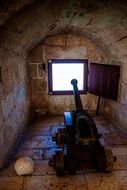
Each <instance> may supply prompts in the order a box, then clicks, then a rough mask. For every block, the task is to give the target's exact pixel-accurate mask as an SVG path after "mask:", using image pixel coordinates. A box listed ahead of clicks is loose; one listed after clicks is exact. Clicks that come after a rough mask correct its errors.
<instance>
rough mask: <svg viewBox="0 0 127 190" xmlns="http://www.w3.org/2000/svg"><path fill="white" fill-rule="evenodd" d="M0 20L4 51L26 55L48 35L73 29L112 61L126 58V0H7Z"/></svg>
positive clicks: (0, 49)
mask: <svg viewBox="0 0 127 190" xmlns="http://www.w3.org/2000/svg"><path fill="white" fill-rule="evenodd" d="M0 2H2V1H0ZM0 23H1V28H0V36H1V37H0V53H1V54H3V53H4V52H12V53H15V54H17V55H23V56H26V55H27V54H28V53H29V52H30V51H31V50H32V48H34V47H35V46H37V45H38V44H39V43H41V42H42V41H43V40H44V39H45V38H46V37H47V36H49V35H53V34H56V33H63V32H67V33H69V32H70V33H78V34H81V35H85V36H87V37H89V38H90V39H91V40H92V41H93V42H95V43H96V44H97V46H98V47H99V48H101V49H102V50H103V51H104V53H105V54H106V56H107V58H109V60H111V61H114V60H118V59H119V61H122V60H123V59H124V58H125V59H126V58H127V51H126V50H127V3H126V1H122V2H120V1H118V0H116V1H106V0H104V1H101V0H97V1H94V0H89V1H88V0H80V1H78V0H69V1H67V0H65V1H62V0H36V1H33V0H22V1H18V0H13V1H12V0H10V1H9V0H8V1H7V0H6V1H5V4H3V9H2V8H1V13H0Z"/></svg>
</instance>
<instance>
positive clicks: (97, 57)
mask: <svg viewBox="0 0 127 190" xmlns="http://www.w3.org/2000/svg"><path fill="white" fill-rule="evenodd" d="M50 59H88V60H89V62H90V61H91V62H92V61H93V62H98V63H106V57H105V55H104V53H103V52H102V51H101V50H100V49H99V48H97V47H96V44H95V43H93V42H92V41H91V40H89V39H88V38H86V37H84V36H81V35H74V34H59V35H54V36H50V37H48V38H46V39H45V40H44V42H43V43H42V44H41V45H39V46H38V47H36V48H35V49H33V51H32V52H31V53H30V55H29V57H28V70H29V80H30V90H31V91H30V95H31V111H32V113H33V115H38V114H39V115H41V114H45V113H50V114H63V112H64V111H67V110H72V109H75V105H74V98H73V96H72V95H65V96H62V95H60V96H58V95H49V94H48V72H47V69H48V68H47V63H48V60H50ZM81 98H82V103H83V106H84V108H85V109H89V110H90V111H95V110H96V108H97V100H98V97H97V96H94V95H90V94H87V95H82V96H81Z"/></svg>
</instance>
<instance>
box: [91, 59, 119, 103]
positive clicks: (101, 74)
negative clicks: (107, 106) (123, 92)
mask: <svg viewBox="0 0 127 190" xmlns="http://www.w3.org/2000/svg"><path fill="white" fill-rule="evenodd" d="M119 77H120V66H116V65H107V64H99V63H90V72H89V84H88V92H89V93H92V94H95V95H98V96H101V97H105V98H108V99H112V100H116V99H117V96H118V82H119Z"/></svg>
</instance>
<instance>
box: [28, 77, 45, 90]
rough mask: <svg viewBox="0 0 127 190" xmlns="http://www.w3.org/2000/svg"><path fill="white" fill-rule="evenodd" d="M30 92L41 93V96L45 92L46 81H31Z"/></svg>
mask: <svg viewBox="0 0 127 190" xmlns="http://www.w3.org/2000/svg"><path fill="white" fill-rule="evenodd" d="M31 87H32V92H33V93H34V92H37V91H41V92H42V94H45V92H46V90H47V81H45V80H43V79H32V86H31Z"/></svg>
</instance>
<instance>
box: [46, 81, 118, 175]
mask: <svg viewBox="0 0 127 190" xmlns="http://www.w3.org/2000/svg"><path fill="white" fill-rule="evenodd" d="M71 84H72V85H73V94H74V99H75V107H76V109H75V110H72V111H70V112H64V127H62V126H61V127H60V128H58V131H57V132H55V133H54V134H53V137H52V140H53V141H56V144H57V145H58V148H57V149H56V151H55V155H53V157H52V159H50V161H49V165H50V166H54V169H55V170H56V174H57V175H58V176H62V175H64V173H65V171H68V173H69V174H75V173H76V171H77V170H78V169H82V168H86V169H96V171H98V172H109V171H111V170H112V167H113V162H114V161H116V157H114V156H113V154H112V151H111V148H110V147H109V146H108V145H107V144H103V143H101V135H100V134H99V133H98V130H97V127H96V124H95V122H94V120H93V119H92V117H91V116H90V115H89V113H88V112H87V111H85V110H84V109H83V106H82V102H81V98H80V95H79V91H78V86H77V80H76V79H73V80H72V81H71Z"/></svg>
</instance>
